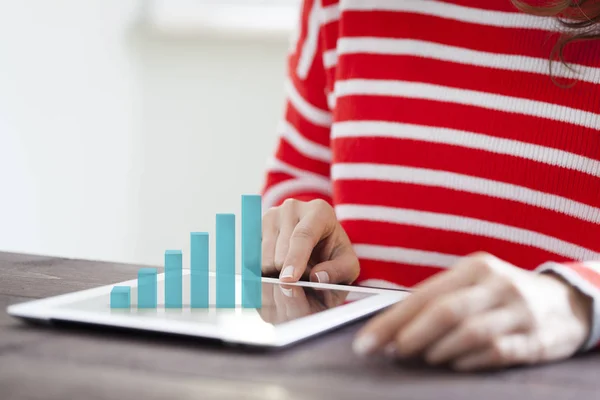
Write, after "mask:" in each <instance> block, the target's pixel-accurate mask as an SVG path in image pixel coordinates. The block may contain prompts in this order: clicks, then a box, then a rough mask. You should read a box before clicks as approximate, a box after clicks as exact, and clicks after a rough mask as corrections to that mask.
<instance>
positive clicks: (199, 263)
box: [110, 195, 262, 310]
mask: <svg viewBox="0 0 600 400" xmlns="http://www.w3.org/2000/svg"><path fill="white" fill-rule="evenodd" d="M235 223H236V215H235V214H217V215H216V231H215V233H216V240H215V250H216V252H215V256H216V257H215V259H216V284H215V285H214V286H212V287H211V285H209V270H210V268H209V255H210V253H209V251H210V241H209V234H208V233H207V232H191V233H190V279H189V280H188V281H187V282H189V300H190V301H189V307H190V308H210V307H211V306H210V302H209V293H210V290H211V289H213V290H215V291H216V293H215V294H216V302H215V303H214V306H215V307H216V308H236V297H235V293H236V257H235V244H236V228H235V226H236V225H235ZM241 227H242V229H241V247H242V257H241V258H242V259H241V272H242V274H241V300H242V301H241V307H242V308H261V306H262V292H261V291H262V281H261V266H262V250H261V246H262V198H261V196H259V195H243V196H242V215H241ZM164 271H165V273H164V308H165V309H182V308H185V307H187V306H188V305H187V304H184V300H183V292H184V287H183V284H184V279H183V252H182V251H181V250H166V251H165V253H164ZM131 297H132V288H131V287H129V286H114V287H113V288H112V290H111V292H110V308H111V309H115V310H123V309H131V308H133V305H132V298H131ZM159 307H161V305H160V304H158V270H157V269H156V268H141V269H140V270H139V271H138V276H137V309H157V308H159Z"/></svg>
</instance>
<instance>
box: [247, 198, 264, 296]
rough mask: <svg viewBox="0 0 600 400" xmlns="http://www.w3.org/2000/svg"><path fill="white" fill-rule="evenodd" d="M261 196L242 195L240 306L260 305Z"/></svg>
mask: <svg viewBox="0 0 600 400" xmlns="http://www.w3.org/2000/svg"><path fill="white" fill-rule="evenodd" d="M261 202H262V199H261V196H257V195H244V196H242V307H243V308H261V307H262V282H261V275H262V272H261V268H262V250H261V246H262V207H261Z"/></svg>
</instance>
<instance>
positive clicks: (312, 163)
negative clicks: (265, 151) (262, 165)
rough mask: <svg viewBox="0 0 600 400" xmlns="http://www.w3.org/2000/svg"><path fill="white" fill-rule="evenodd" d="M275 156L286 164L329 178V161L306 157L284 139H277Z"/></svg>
mask: <svg viewBox="0 0 600 400" xmlns="http://www.w3.org/2000/svg"><path fill="white" fill-rule="evenodd" d="M276 157H277V158H278V159H280V160H282V161H283V162H285V163H286V164H288V165H291V166H293V167H296V168H299V169H301V170H303V171H309V172H313V173H315V174H319V175H322V176H324V177H325V178H329V172H330V166H329V163H326V162H323V161H318V160H315V159H312V158H308V157H306V156H304V155H303V154H301V153H299V152H298V151H297V150H296V149H295V148H294V147H292V146H291V145H290V144H289V143H288V142H287V141H286V140H285V139H283V138H282V139H281V140H280V141H279V147H278V149H277V153H276Z"/></svg>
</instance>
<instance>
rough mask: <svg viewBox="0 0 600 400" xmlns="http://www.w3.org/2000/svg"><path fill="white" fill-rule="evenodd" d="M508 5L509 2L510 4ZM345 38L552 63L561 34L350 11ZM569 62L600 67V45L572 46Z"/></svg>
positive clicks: (344, 20) (343, 23)
mask: <svg viewBox="0 0 600 400" xmlns="http://www.w3.org/2000/svg"><path fill="white" fill-rule="evenodd" d="M507 1H508V0H507ZM342 36H374V37H389V38H410V39H418V40H425V41H431V42H435V43H442V44H447V45H451V46H457V47H465V48H469V49H473V50H479V51H487V52H492V53H502V54H519V55H524V56H530V57H538V58H542V59H549V58H550V55H551V53H552V49H553V48H554V46H555V45H556V43H557V41H558V38H559V36H560V35H559V34H557V33H550V32H547V31H542V30H535V29H523V28H503V27H496V26H486V25H480V24H474V23H467V22H462V21H456V20H451V19H445V18H439V17H434V16H429V15H422V14H416V13H407V12H386V11H372V12H364V11H348V12H344V14H343V16H342V20H341V22H340V37H342ZM565 56H566V60H567V61H568V62H570V63H575V64H582V65H587V66H593V67H599V66H600V41H584V42H577V43H572V45H570V46H568V47H567V48H566V49H565Z"/></svg>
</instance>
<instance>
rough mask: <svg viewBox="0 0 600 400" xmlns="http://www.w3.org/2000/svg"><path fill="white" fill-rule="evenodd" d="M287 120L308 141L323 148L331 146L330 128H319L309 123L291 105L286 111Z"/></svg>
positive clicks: (288, 104) (289, 104)
mask: <svg viewBox="0 0 600 400" xmlns="http://www.w3.org/2000/svg"><path fill="white" fill-rule="evenodd" d="M285 119H286V121H287V122H289V123H290V124H291V125H292V126H293V127H294V128H296V130H297V131H298V132H299V133H300V134H301V135H302V136H304V137H305V138H307V139H308V140H310V141H312V142H315V143H318V144H321V145H323V146H329V143H330V138H329V134H330V132H331V130H330V128H327V127H323V126H318V125H315V124H313V123H312V122H310V121H308V120H307V119H306V118H304V117H303V116H302V114H300V113H299V112H298V110H296V108H295V107H294V106H293V105H292V104H291V103H289V102H288V103H287V107H286V111H285Z"/></svg>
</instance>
